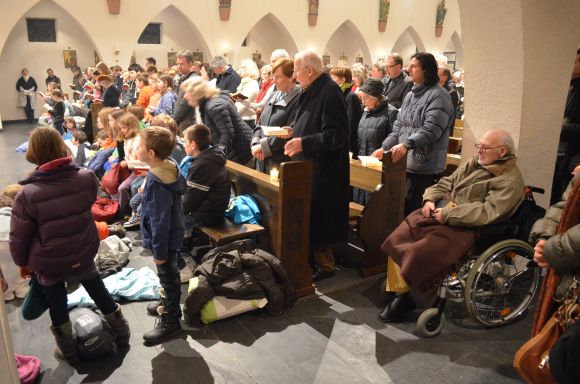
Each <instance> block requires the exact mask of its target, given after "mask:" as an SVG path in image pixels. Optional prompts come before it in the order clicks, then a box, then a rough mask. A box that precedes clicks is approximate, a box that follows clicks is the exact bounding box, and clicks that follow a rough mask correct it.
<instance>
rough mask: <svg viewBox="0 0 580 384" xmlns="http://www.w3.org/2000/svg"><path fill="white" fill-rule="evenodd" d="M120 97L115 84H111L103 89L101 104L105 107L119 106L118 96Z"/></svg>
mask: <svg viewBox="0 0 580 384" xmlns="http://www.w3.org/2000/svg"><path fill="white" fill-rule="evenodd" d="M120 97H121V91H119V88H117V86H116V85H115V84H113V85H111V86H110V87H109V88H107V89H106V90H105V93H104V94H103V105H104V106H105V107H110V108H116V107H118V106H119V98H120Z"/></svg>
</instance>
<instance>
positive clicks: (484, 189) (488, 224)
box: [379, 129, 539, 336]
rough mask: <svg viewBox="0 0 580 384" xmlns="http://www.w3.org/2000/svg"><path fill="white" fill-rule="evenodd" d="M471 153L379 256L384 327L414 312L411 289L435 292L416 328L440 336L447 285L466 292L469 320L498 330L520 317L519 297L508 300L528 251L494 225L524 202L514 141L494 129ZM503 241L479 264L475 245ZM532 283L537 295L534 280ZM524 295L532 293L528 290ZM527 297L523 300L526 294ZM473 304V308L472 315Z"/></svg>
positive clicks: (512, 231) (511, 232) (509, 227)
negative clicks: (386, 296) (385, 298)
mask: <svg viewBox="0 0 580 384" xmlns="http://www.w3.org/2000/svg"><path fill="white" fill-rule="evenodd" d="M475 147H476V149H477V155H476V156H474V157H473V158H472V159H471V160H469V161H467V162H465V163H463V164H461V165H460V166H459V167H458V168H457V169H456V170H455V172H453V174H452V175H450V176H446V177H442V178H441V179H440V180H439V182H438V183H437V184H435V185H433V186H431V187H429V188H427V190H426V191H425V193H424V195H423V201H424V206H423V208H422V209H419V210H417V211H415V212H413V213H411V214H409V216H407V217H406V218H405V220H404V221H403V223H401V224H400V225H399V227H398V228H397V229H395V230H394V231H393V232H392V233H391V235H390V236H389V237H388V238H387V239H386V240H385V242H384V244H383V246H382V250H383V252H385V254H387V255H388V256H389V257H388V261H387V282H386V290H387V291H388V292H390V298H391V300H389V302H388V304H387V305H386V306H385V308H384V309H383V310H382V312H381V313H380V314H379V319H380V320H381V321H384V322H398V321H401V320H404V319H405V315H406V314H407V313H408V312H410V311H412V310H414V309H415V308H416V304H415V302H414V300H413V298H412V297H411V295H410V290H411V288H413V289H417V290H418V291H423V292H425V291H427V292H428V291H433V288H436V289H437V290H438V292H439V297H438V299H437V300H436V303H435V305H434V307H433V308H430V309H429V310H427V311H425V312H424V313H423V315H421V317H420V318H419V321H418V329H419V333H420V334H422V335H423V336H434V335H435V334H438V333H439V332H440V330H441V325H442V321H441V318H442V316H443V308H444V305H445V292H446V291H447V290H448V289H449V287H450V285H451V284H455V285H460V286H461V288H462V289H465V296H466V297H465V302H466V305H467V306H468V308H467V310H468V313H469V314H470V315H471V316H472V317H474V318H475V319H476V320H478V321H479V322H480V323H482V324H484V325H487V326H495V325H499V324H497V323H498V321H499V322H500V323H504V322H505V320H506V319H509V318H510V315H511V317H513V315H514V313H512V312H513V311H514V310H517V311H518V312H519V314H521V312H523V311H522V310H521V308H520V307H521V304H522V303H521V300H522V298H517V299H513V298H510V297H505V296H506V294H507V293H509V292H510V291H511V290H512V289H515V290H518V289H520V288H521V287H517V289H516V287H514V284H516V285H517V284H519V279H520V277H523V276H522V274H526V273H528V272H527V271H528V268H527V264H528V261H529V260H530V259H532V258H533V249H532V248H531V246H530V245H529V244H527V243H525V242H523V241H520V240H515V239H513V238H514V237H516V233H517V231H518V227H517V225H515V226H514V224H513V223H511V224H506V225H499V226H498V225H493V224H495V223H504V222H505V221H506V220H507V219H509V218H510V217H512V216H513V215H514V213H515V212H516V211H517V210H518V207H519V206H520V204H521V203H522V201H523V200H524V196H525V194H524V181H523V177H522V174H521V172H520V170H519V169H518V167H517V166H516V153H515V149H514V144H513V140H512V138H511V136H510V135H509V133H508V132H506V131H504V130H500V129H494V130H490V131H488V132H486V133H485V134H484V135H483V137H482V138H481V140H480V142H479V143H478V144H476V145H475ZM514 227H515V228H514ZM488 229H489V230H490V232H488V233H487V235H486V231H487V230H488ZM482 231H483V232H482ZM506 237H507V238H510V237H511V238H512V240H507V243H505V241H504V242H500V243H498V244H495V245H493V246H492V247H491V248H489V249H487V250H486V251H485V252H484V253H483V254H481V256H479V257H475V255H473V253H474V252H475V250H477V249H478V248H481V246H478V244H477V243H476V239H478V238H481V239H482V240H485V239H487V244H486V245H485V247H487V246H489V245H491V244H493V243H497V242H498V241H499V240H502V238H506ZM490 238H491V240H492V241H491V242H490V241H489V240H490ZM478 242H479V240H478ZM484 242H486V241H484ZM484 249H485V248H484ZM466 255H467V256H466ZM461 263H463V266H462V267H459V266H460V265H461ZM526 278H527V276H526ZM534 279H535V282H534V286H533V291H534V292H535V288H536V287H537V284H538V281H537V280H538V279H539V276H537V277H535V278H534ZM466 281H467V282H466ZM524 285H525V284H524ZM523 290H524V291H526V292H527V291H529V289H528V288H526V287H524V288H523ZM532 294H533V292H532ZM467 296H469V297H467ZM524 296H525V297H526V300H527V296H529V295H528V294H527V293H523V295H522V297H524ZM468 299H469V303H468ZM498 300H500V301H502V302H501V303H498V302H497V301H498ZM510 300H512V301H513V300H515V301H518V303H510ZM530 300H531V298H529V300H527V302H526V303H525V306H526V307H527V305H528V304H529V301H530ZM473 302H475V305H477V307H472V308H470V306H472V305H473V304H474V303H473ZM524 309H525V308H524ZM519 314H518V315H519ZM424 315H425V316H424ZM422 318H423V319H422ZM419 323H421V325H420V324H419Z"/></svg>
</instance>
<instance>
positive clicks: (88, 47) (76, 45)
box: [0, 0, 100, 120]
mask: <svg viewBox="0 0 580 384" xmlns="http://www.w3.org/2000/svg"><path fill="white" fill-rule="evenodd" d="M26 18H47V19H56V24H57V26H56V34H57V39H56V42H53V43H47V42H43V43H35V42H29V41H28V32H27V26H26ZM22 47H31V48H32V49H34V53H35V56H34V60H30V57H23V56H22ZM69 49H71V50H74V51H76V57H77V64H78V65H80V66H81V67H82V66H87V65H94V64H95V62H94V61H95V56H94V52H97V53H98V54H99V55H100V52H99V51H98V48H97V47H96V45H95V43H94V40H93V39H92V37H91V36H90V35H89V34H88V33H87V31H86V29H85V28H84V26H83V25H82V24H81V23H79V22H78V21H77V19H76V18H74V17H73V16H72V15H71V14H70V13H69V12H68V11H67V10H66V9H65V8H63V7H62V6H60V5H59V4H57V3H56V2H54V1H51V0H43V1H40V2H38V3H36V4H35V5H34V6H33V7H31V8H30V9H29V10H27V11H26V12H25V13H24V14H23V16H22V17H21V18H20V19H19V20H18V21H17V22H16V24H15V25H14V27H13V28H12V30H11V31H10V34H9V35H8V37H7V39H6V42H5V44H4V47H3V50H2V54H1V55H0V68H4V69H6V70H5V71H4V76H2V77H0V86H2V89H5V90H13V89H14V84H15V83H16V81H17V79H18V77H19V76H20V69H21V68H23V67H27V68H28V69H29V70H30V74H31V76H33V77H34V78H35V80H36V82H37V84H38V86H39V90H44V89H45V84H44V79H45V78H46V69H47V68H52V69H53V70H54V72H55V74H56V75H57V76H59V77H60V79H61V82H62V84H63V85H64V87H63V91H64V92H65V93H67V92H68V91H69V90H68V89H67V87H66V84H68V83H71V82H72V73H71V72H70V70H69V69H68V68H65V63H64V58H63V50H69ZM27 59H28V61H27ZM69 96H71V95H69ZM17 98H18V93H17V92H2V93H1V94H0V105H3V106H4V107H3V111H2V118H3V119H4V120H17V119H22V116H23V114H22V112H21V111H20V110H18V108H17V107H16V101H17ZM37 111H38V112H37V114H38V113H42V112H44V110H43V108H42V103H40V104H39V105H38V108H37Z"/></svg>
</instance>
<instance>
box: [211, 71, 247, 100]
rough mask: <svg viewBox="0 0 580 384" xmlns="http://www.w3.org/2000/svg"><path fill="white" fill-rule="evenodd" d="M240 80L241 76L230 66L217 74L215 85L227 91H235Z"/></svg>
mask: <svg viewBox="0 0 580 384" xmlns="http://www.w3.org/2000/svg"><path fill="white" fill-rule="evenodd" d="M241 82H242V78H241V77H240V75H238V73H237V72H236V71H234V69H233V68H232V67H231V66H228V69H226V71H225V72H224V73H223V75H218V77H217V80H216V84H215V86H216V87H218V88H219V89H221V90H222V91H226V92H228V93H235V92H236V91H237V89H238V85H240V83H241Z"/></svg>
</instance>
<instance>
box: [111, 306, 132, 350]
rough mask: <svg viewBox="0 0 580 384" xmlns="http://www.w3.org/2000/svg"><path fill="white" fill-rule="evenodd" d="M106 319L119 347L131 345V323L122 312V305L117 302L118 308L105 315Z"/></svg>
mask: <svg viewBox="0 0 580 384" xmlns="http://www.w3.org/2000/svg"><path fill="white" fill-rule="evenodd" d="M105 320H106V321H107V323H109V326H110V327H111V330H112V331H113V335H115V341H116V343H117V347H118V348H125V347H127V346H128V345H129V338H130V337H131V330H130V329H129V323H128V322H127V320H126V319H125V317H124V316H123V312H121V306H120V305H119V304H117V309H116V310H115V312H113V313H109V314H108V315H105Z"/></svg>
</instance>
